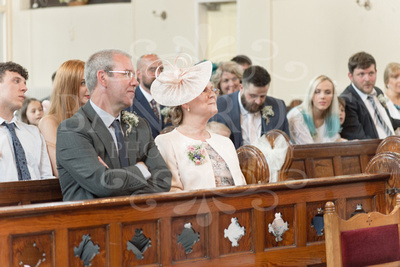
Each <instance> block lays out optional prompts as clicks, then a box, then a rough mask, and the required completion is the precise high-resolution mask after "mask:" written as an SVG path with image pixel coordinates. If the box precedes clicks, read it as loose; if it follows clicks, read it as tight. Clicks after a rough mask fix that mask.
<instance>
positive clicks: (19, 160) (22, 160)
mask: <svg viewBox="0 0 400 267" xmlns="http://www.w3.org/2000/svg"><path fill="white" fill-rule="evenodd" d="M3 125H4V126H6V127H7V129H8V131H9V132H10V135H11V140H12V143H13V148H14V157H15V165H16V166H17V171H18V180H20V181H21V180H31V175H30V173H29V170H28V165H27V163H26V157H25V151H24V148H23V147H22V145H21V142H20V141H19V139H18V137H17V134H16V133H15V124H14V123H10V124H7V123H6V122H3Z"/></svg>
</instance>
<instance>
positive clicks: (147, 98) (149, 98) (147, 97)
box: [138, 85, 153, 103]
mask: <svg viewBox="0 0 400 267" xmlns="http://www.w3.org/2000/svg"><path fill="white" fill-rule="evenodd" d="M138 88H139V89H140V91H142V94H143V95H144V97H145V98H146V100H147V102H149V103H150V101H151V100H153V96H152V95H151V94H149V92H147V91H146V90H144V89H143V88H142V87H141V86H140V85H139V86H138Z"/></svg>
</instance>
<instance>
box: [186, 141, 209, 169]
mask: <svg viewBox="0 0 400 267" xmlns="http://www.w3.org/2000/svg"><path fill="white" fill-rule="evenodd" d="M187 155H188V157H189V159H190V160H191V161H193V163H194V164H195V165H201V164H203V163H204V161H205V160H206V150H205V149H204V148H203V147H202V145H189V146H188V147H187Z"/></svg>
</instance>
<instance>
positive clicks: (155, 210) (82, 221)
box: [0, 174, 389, 267]
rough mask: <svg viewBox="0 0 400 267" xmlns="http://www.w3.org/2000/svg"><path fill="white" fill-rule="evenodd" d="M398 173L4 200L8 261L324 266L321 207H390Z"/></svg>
mask: <svg viewBox="0 0 400 267" xmlns="http://www.w3.org/2000/svg"><path fill="white" fill-rule="evenodd" d="M388 179H389V174H370V175H365V174H363V175H352V176H340V177H331V178H321V179H309V180H297V181H296V180H295V181H287V182H278V183H274V184H265V185H248V186H242V187H232V188H221V189H216V190H214V191H209V190H198V191H191V192H181V193H163V194H153V195H142V196H132V197H117V198H108V199H97V200H88V201H74V202H59V203H49V204H35V205H27V206H15V207H3V208H0V247H1V250H0V266H15V265H18V264H21V263H22V264H29V263H31V264H32V266H34V265H35V264H36V263H37V262H38V261H39V260H43V259H44V258H45V261H43V262H42V265H41V266H61V267H63V266H65V267H67V266H83V265H89V264H92V266H141V265H152V266H155V265H163V266H171V265H174V266H205V265H207V266H267V265H268V266H270V265H271V266H275V265H279V266H284V265H286V266H294V265H296V266H300V265H307V264H320V263H324V262H325V261H326V258H325V244H324V242H323V240H324V237H323V236H319V235H318V231H321V229H320V228H318V225H319V226H320V224H319V223H314V227H311V222H316V221H317V220H316V219H315V220H314V218H316V217H317V218H319V217H320V216H319V217H318V216H316V215H317V214H318V208H323V207H324V204H325V203H326V202H327V201H332V202H334V203H335V205H336V206H337V207H338V213H339V215H340V216H341V217H342V218H349V217H350V215H351V214H352V213H353V212H354V210H355V207H356V205H357V204H363V208H364V210H365V211H367V212H369V211H380V212H384V211H385V195H384V193H385V184H386V181H387V180H388ZM278 213H280V215H279V214H278ZM279 218H281V219H282V223H284V224H286V223H287V224H286V225H287V227H288V230H287V231H286V232H284V233H283V234H282V235H281V240H280V238H278V236H279V235H277V236H274V234H273V232H272V230H271V232H270V229H275V228H274V227H275V226H277V225H278V224H279V222H280V220H279ZM274 219H276V220H274ZM316 228H318V229H319V230H316ZM234 229H236V231H235V230H234ZM235 233H236V234H235ZM239 236H241V237H240V238H239ZM149 244H150V245H151V246H148V245H149Z"/></svg>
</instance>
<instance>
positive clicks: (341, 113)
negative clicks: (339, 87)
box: [338, 96, 346, 125]
mask: <svg viewBox="0 0 400 267" xmlns="http://www.w3.org/2000/svg"><path fill="white" fill-rule="evenodd" d="M338 101H339V122H340V125H342V124H343V122H344V119H345V118H346V101H345V100H344V98H342V97H340V96H339V97H338Z"/></svg>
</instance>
